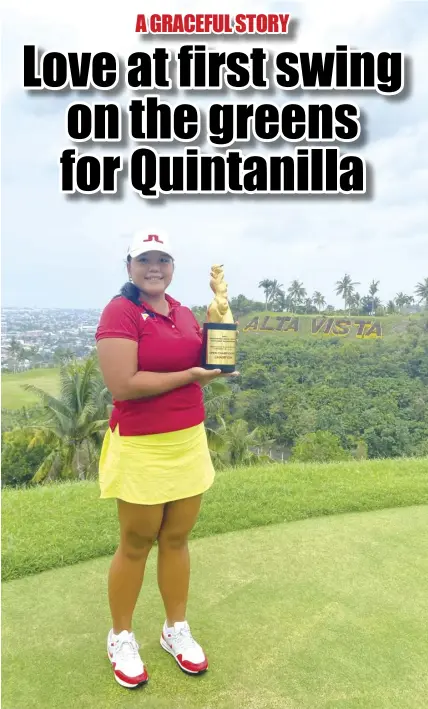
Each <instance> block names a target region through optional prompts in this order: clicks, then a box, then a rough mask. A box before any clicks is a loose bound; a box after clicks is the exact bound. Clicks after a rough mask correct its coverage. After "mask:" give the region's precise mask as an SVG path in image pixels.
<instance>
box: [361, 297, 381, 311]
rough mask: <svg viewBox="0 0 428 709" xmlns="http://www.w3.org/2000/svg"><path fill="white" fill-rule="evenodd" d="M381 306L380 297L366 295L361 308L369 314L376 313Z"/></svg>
mask: <svg viewBox="0 0 428 709" xmlns="http://www.w3.org/2000/svg"><path fill="white" fill-rule="evenodd" d="M380 306H381V301H380V298H376V296H372V295H365V296H364V298H361V308H362V310H363V312H364V313H366V314H367V315H374V314H375V313H376V310H378V309H379V308H380Z"/></svg>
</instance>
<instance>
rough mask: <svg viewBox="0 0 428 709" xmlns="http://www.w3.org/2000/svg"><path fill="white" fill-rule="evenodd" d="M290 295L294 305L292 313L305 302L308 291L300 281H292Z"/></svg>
mask: <svg viewBox="0 0 428 709" xmlns="http://www.w3.org/2000/svg"><path fill="white" fill-rule="evenodd" d="M288 294H289V296H290V300H291V303H292V312H294V311H295V309H296V307H297V306H298V305H300V304H301V303H303V302H304V300H305V298H306V289H305V288H304V287H303V283H300V281H292V282H291V285H290V287H289V289H288Z"/></svg>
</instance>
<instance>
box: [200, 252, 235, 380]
mask: <svg viewBox="0 0 428 709" xmlns="http://www.w3.org/2000/svg"><path fill="white" fill-rule="evenodd" d="M210 275H211V279H210V286H211V290H212V291H213V293H214V299H213V300H212V302H211V304H210V305H209V306H208V310H207V322H205V323H204V328H203V329H204V347H203V362H202V366H203V367H204V368H205V369H221V371H222V372H224V373H228V374H229V373H232V372H234V371H235V367H236V339H237V331H238V326H237V325H236V323H235V322H234V319H233V315H232V311H231V309H230V306H229V302H228V297H227V283H226V281H225V280H224V272H223V265H221V266H219V265H214V266H212V267H211V274H210Z"/></svg>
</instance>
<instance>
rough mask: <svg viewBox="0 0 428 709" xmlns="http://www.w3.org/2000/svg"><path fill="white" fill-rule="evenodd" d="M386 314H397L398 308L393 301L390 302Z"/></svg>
mask: <svg viewBox="0 0 428 709" xmlns="http://www.w3.org/2000/svg"><path fill="white" fill-rule="evenodd" d="M386 312H387V313H388V314H389V315H393V314H394V313H396V312H397V308H396V305H395V303H394V301H393V300H388V302H387V304H386Z"/></svg>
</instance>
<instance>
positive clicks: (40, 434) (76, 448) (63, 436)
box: [24, 357, 111, 483]
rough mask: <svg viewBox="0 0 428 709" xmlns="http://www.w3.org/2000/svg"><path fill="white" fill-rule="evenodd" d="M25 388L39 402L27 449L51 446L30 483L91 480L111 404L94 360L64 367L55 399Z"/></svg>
mask: <svg viewBox="0 0 428 709" xmlns="http://www.w3.org/2000/svg"><path fill="white" fill-rule="evenodd" d="M24 388H25V389H26V390H27V391H31V392H32V393H33V394H35V395H36V396H37V397H38V398H39V400H40V402H41V416H40V420H39V421H38V422H37V423H36V424H35V425H33V426H31V427H28V428H29V430H32V431H33V434H34V435H33V438H32V441H31V442H30V447H31V446H33V445H36V444H37V443H38V442H43V443H46V444H48V445H49V446H50V453H49V454H48V456H47V457H46V458H45V460H44V461H43V462H42V464H41V465H40V467H39V469H38V470H37V471H36V473H35V475H34V477H33V479H32V482H35V483H36V482H43V481H45V480H52V479H55V478H76V477H77V478H79V479H80V480H83V479H85V478H88V477H91V475H92V474H93V473H94V472H95V467H96V462H97V459H98V453H99V450H100V447H101V443H102V437H103V433H104V432H105V430H106V429H107V424H108V421H107V419H108V407H109V404H110V403H111V397H110V394H109V392H108V391H107V389H106V388H105V386H104V383H103V381H102V378H101V374H100V372H99V369H98V366H97V362H96V359H95V358H94V357H90V358H88V359H87V360H85V361H80V362H79V361H77V360H75V361H73V362H70V363H68V364H63V365H62V366H61V368H60V394H59V396H58V397H55V396H51V395H50V394H48V393H47V392H45V391H44V390H43V389H39V387H35V386H32V385H26V386H25V387H24Z"/></svg>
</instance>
